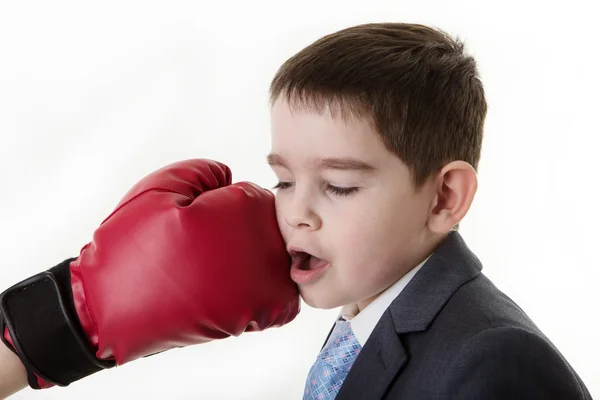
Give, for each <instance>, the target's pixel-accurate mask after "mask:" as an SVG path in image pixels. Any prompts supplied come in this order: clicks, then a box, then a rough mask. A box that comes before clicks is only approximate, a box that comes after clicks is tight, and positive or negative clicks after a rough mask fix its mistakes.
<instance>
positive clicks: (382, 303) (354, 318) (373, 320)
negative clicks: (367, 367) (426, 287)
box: [338, 254, 431, 346]
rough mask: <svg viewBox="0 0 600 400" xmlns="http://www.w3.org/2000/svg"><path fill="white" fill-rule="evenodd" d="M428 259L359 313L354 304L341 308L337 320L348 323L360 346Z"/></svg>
mask: <svg viewBox="0 0 600 400" xmlns="http://www.w3.org/2000/svg"><path fill="white" fill-rule="evenodd" d="M429 257H431V254H430V255H429V256H427V258H425V260H423V261H422V262H421V263H419V265H417V266H416V267H414V268H413V269H411V270H410V271H409V272H407V273H406V274H404V276H402V278H400V279H398V280H397V281H396V282H395V283H394V284H393V285H392V286H390V287H389V288H387V289H386V290H385V291H383V292H382V293H381V294H380V295H379V296H377V298H376V299H375V300H373V301H372V302H371V303H370V304H369V305H368V306H367V307H365V308H364V309H363V310H362V311H361V312H358V306H357V305H356V304H348V305H345V306H343V307H342V309H341V311H340V315H339V316H338V318H339V317H340V316H341V317H342V318H344V319H345V320H346V321H350V326H351V327H352V331H353V332H354V335H355V336H356V339H357V340H358V342H359V343H360V345H361V346H364V345H365V343H366V342H367V339H369V336H371V333H372V332H373V330H374V329H375V326H376V325H377V322H379V319H380V318H381V316H382V315H383V313H384V312H385V310H387V309H388V307H389V306H390V304H392V302H393V301H394V299H395V298H396V297H398V295H399V294H400V293H401V292H402V290H404V288H405V287H406V285H408V282H410V280H411V279H412V278H413V277H414V276H415V275H416V273H417V272H419V270H420V269H421V267H422V266H423V265H424V264H425V263H426V262H427V260H429Z"/></svg>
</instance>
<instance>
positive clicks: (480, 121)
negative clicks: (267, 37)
mask: <svg viewBox="0 0 600 400" xmlns="http://www.w3.org/2000/svg"><path fill="white" fill-rule="evenodd" d="M270 93H271V105H272V110H271V122H272V149H271V154H270V155H269V159H268V161H269V163H270V164H271V166H272V168H273V170H274V172H275V174H276V175H277V178H278V179H279V181H280V183H279V184H278V185H277V188H278V190H277V193H276V209H277V218H278V221H279V225H280V229H281V232H282V235H283V237H284V239H285V241H286V243H287V245H288V249H289V250H290V251H291V252H292V253H293V255H295V256H299V258H298V261H297V262H295V263H294V267H293V268H292V277H293V278H294V279H295V280H296V281H297V282H298V283H299V286H300V291H301V294H302V297H303V298H304V300H305V301H306V302H307V303H308V304H309V305H311V306H314V307H318V308H333V307H338V306H341V305H345V304H354V303H356V304H357V305H358V307H359V309H361V310H362V309H363V308H364V307H366V305H368V304H369V303H370V301H372V300H373V299H374V298H375V297H376V296H377V295H378V294H380V293H381V292H382V291H384V290H385V289H386V288H387V287H389V286H390V285H392V284H393V283H394V282H395V281H396V280H398V279H399V278H400V277H402V276H403V275H404V274H405V273H406V272H408V271H409V270H410V269H411V268H413V267H415V266H416V265H417V264H418V263H419V262H421V261H422V260H423V259H424V258H425V257H427V255H429V254H430V253H431V252H432V251H433V249H434V248H435V247H436V246H437V245H438V244H439V242H440V241H441V240H443V238H444V237H445V236H446V235H447V234H448V232H449V231H450V230H451V229H452V228H453V227H455V226H457V224H458V223H459V221H460V220H461V219H462V218H463V217H464V215H465V214H466V213H467V211H468V209H469V207H470V205H471V202H472V200H473V196H474V194H475V191H476V189H477V178H476V174H475V170H476V168H477V164H478V162H479V157H480V149H481V143H482V138H483V126H484V119H485V115H486V111H487V106H486V101H485V96H484V91H483V87H482V84H481V82H480V80H479V77H478V72H477V68H476V64H475V61H474V59H473V58H472V57H470V56H468V55H466V54H465V53H464V49H463V45H462V43H460V42H458V41H455V40H453V39H452V38H451V37H449V36H448V35H447V34H445V33H443V32H440V31H438V30H434V29H431V28H428V27H425V26H422V25H413V24H394V23H382V24H366V25H360V26H355V27H352V28H348V29H344V30H342V31H339V32H336V33H334V34H331V35H328V36H325V37H324V38H322V39H320V40H318V41H316V42H315V43H313V44H312V45H310V46H308V47H306V48H305V49H303V50H302V51H300V52H299V53H297V54H296V55H295V56H293V57H292V58H290V59H289V60H288V61H286V62H285V63H284V64H283V65H282V66H281V68H280V69H279V71H278V72H277V74H276V76H275V78H274V79H273V82H272V84H271V91H270ZM302 252H306V253H309V254H311V255H313V256H314V257H312V261H311V260H308V261H306V262H302V261H303V253H302ZM325 261H326V262H325ZM307 270H310V271H307Z"/></svg>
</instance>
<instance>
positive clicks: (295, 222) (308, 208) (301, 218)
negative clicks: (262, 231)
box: [284, 195, 321, 230]
mask: <svg viewBox="0 0 600 400" xmlns="http://www.w3.org/2000/svg"><path fill="white" fill-rule="evenodd" d="M290 200H291V202H290V204H289V207H288V208H287V211H286V213H285V215H284V218H285V222H286V223H287V224H288V225H289V226H291V227H293V228H309V229H311V230H317V229H319V228H320V227H321V219H320V218H319V216H318V214H317V213H316V212H315V210H314V207H313V205H312V203H311V202H310V199H309V198H308V196H297V195H295V196H293V198H292V199H290Z"/></svg>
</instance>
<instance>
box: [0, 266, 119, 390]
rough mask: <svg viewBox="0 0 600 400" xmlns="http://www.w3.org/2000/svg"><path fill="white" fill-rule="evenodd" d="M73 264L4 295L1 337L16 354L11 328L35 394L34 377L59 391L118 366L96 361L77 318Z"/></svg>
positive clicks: (0, 300) (0, 313)
mask: <svg viewBox="0 0 600 400" xmlns="http://www.w3.org/2000/svg"><path fill="white" fill-rule="evenodd" d="M73 260H74V258H70V259H67V260H65V261H63V262H62V263H60V264H58V265H57V266H56V267H54V268H51V269H50V270H48V271H45V272H42V273H40V274H37V275H34V276H32V277H31V278H28V279H26V280H24V281H22V282H20V283H18V284H16V285H14V286H12V287H11V288H9V289H7V290H6V291H5V292H4V293H2V294H0V328H1V331H0V337H1V338H2V341H3V342H4V343H5V344H6V345H7V346H8V347H9V348H11V349H12V346H11V345H10V344H9V343H7V341H6V340H5V339H4V329H5V327H7V328H8V330H9V332H10V335H11V338H12V341H13V343H14V345H15V347H16V352H15V354H17V355H18V356H19V358H20V359H21V362H22V363H23V365H24V366H25V369H26V370H27V376H28V381H29V386H31V387H32V388H33V389H39V386H38V384H37V379H36V377H35V375H37V376H39V377H40V378H42V379H44V380H45V381H47V382H49V383H52V384H54V385H57V386H68V385H69V384H70V383H72V382H75V381H77V380H79V379H81V378H84V377H86V376H88V375H91V374H93V373H95V372H98V371H100V370H102V369H106V368H111V367H114V366H115V362H114V361H110V360H109V361H104V360H99V359H98V358H96V356H95V352H94V349H93V348H92V347H91V346H90V344H89V342H88V339H87V337H86V336H85V333H84V332H83V330H82V328H81V325H80V323H79V319H78V318H77V313H76V311H75V306H74V302H73V292H72V290H71V273H70V269H69V265H70V264H71V261H73ZM12 350H13V351H14V349H12ZM34 374H35V375H34Z"/></svg>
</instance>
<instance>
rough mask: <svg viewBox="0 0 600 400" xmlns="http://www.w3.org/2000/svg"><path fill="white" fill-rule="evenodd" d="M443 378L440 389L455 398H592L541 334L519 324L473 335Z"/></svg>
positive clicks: (589, 399) (570, 368)
mask: <svg viewBox="0 0 600 400" xmlns="http://www.w3.org/2000/svg"><path fill="white" fill-rule="evenodd" d="M443 381H445V385H444V386H445V387H444V389H443V390H444V392H445V393H449V394H452V396H450V397H451V398H457V399H467V400H468V399H489V400H493V399H516V398H519V399H525V398H526V399H530V400H535V399H548V400H550V399H556V400H558V399H572V400H591V398H592V397H591V395H590V393H589V392H588V390H587V388H586V387H585V385H584V384H583V382H582V381H581V379H580V378H579V376H578V375H577V374H576V373H575V371H574V370H573V368H572V367H571V366H570V365H569V363H568V362H567V361H566V360H565V359H564V358H563V356H562V355H561V354H560V353H559V352H558V350H556V348H554V346H552V344H551V343H550V342H549V341H547V339H545V338H543V337H541V336H539V335H537V334H535V333H532V332H528V331H526V330H524V329H520V328H508V327H501V328H492V329H488V330H486V331H483V332H480V333H478V334H477V335H475V336H474V337H473V338H471V340H469V341H468V342H467V343H465V345H464V346H463V347H462V349H461V350H460V351H459V353H458V355H457V357H456V358H455V362H454V363H453V365H452V366H450V368H449V369H448V371H447V373H446V376H445V377H444V378H443Z"/></svg>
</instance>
